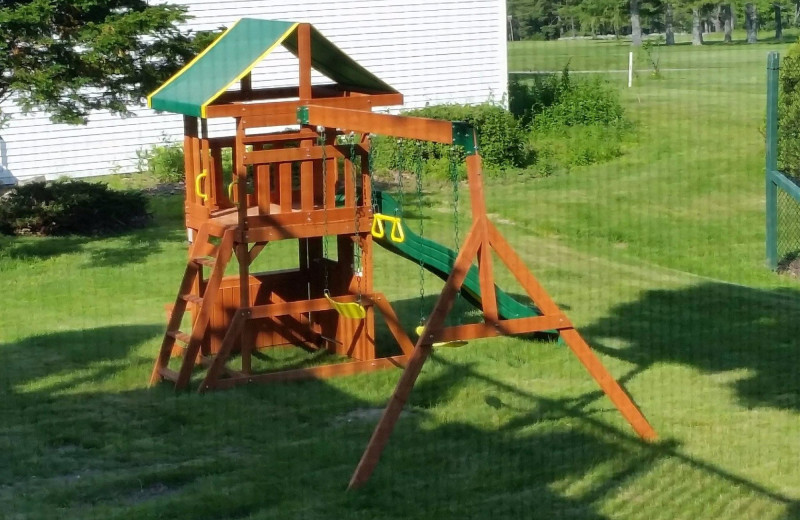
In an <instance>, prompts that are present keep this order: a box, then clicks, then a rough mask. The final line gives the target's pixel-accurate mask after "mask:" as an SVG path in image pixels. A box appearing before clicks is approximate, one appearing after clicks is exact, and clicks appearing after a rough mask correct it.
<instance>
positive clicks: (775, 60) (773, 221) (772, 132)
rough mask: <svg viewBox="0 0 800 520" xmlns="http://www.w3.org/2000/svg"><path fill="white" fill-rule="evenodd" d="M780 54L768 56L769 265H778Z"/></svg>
mask: <svg viewBox="0 0 800 520" xmlns="http://www.w3.org/2000/svg"><path fill="white" fill-rule="evenodd" d="M779 71H780V55H779V54H778V53H777V52H774V51H773V52H770V53H769V55H768V56H767V139H766V141H767V143H766V144H767V149H766V168H765V169H766V171H765V180H766V199H767V207H766V225H767V229H766V231H767V234H766V250H767V266H768V267H769V268H770V269H773V270H774V269H776V268H777V267H778V186H777V184H776V183H775V180H774V176H775V174H776V172H777V170H778V74H779Z"/></svg>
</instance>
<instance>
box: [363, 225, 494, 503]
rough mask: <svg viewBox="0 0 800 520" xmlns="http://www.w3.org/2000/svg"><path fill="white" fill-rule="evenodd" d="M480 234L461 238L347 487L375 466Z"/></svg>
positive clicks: (453, 298) (469, 262)
mask: <svg viewBox="0 0 800 520" xmlns="http://www.w3.org/2000/svg"><path fill="white" fill-rule="evenodd" d="M482 238H483V237H481V236H480V233H479V232H477V230H476V228H475V225H474V224H473V227H472V229H471V230H470V232H469V234H468V236H467V238H466V240H465V241H464V246H463V247H462V248H461V252H460V253H459V254H458V257H457V258H456V261H455V263H454V264H453V270H452V271H451V272H450V276H449V277H448V278H447V282H446V283H445V286H444V289H442V292H441V294H440V295H439V299H438V300H437V301H436V305H435V306H434V308H433V311H432V312H431V315H430V317H429V318H428V322H427V323H426V324H425V327H424V330H423V331H422V334H420V335H419V339H418V340H417V344H416V345H415V346H414V352H413V353H412V354H411V358H410V359H409V360H408V364H407V365H406V368H405V370H404V371H403V374H402V375H401V376H400V380H399V381H398V382H397V386H396V387H395V389H394V393H393V394H392V397H391V398H390V399H389V403H388V404H387V405H386V409H385V410H384V411H383V415H381V418H380V421H378V425H377V426H376V427H375V431H374V432H373V433H372V437H371V438H370V440H369V444H367V448H366V449H365V450H364V454H363V455H362V456H361V460H360V461H359V463H358V466H356V470H355V471H354V472H353V476H352V478H351V479H350V484H349V485H348V489H353V488H357V487H359V486H361V485H362V484H364V483H365V482H366V481H367V480H369V477H370V476H371V475H372V472H373V471H374V470H375V466H377V465H378V460H380V457H381V453H382V452H383V449H384V448H385V447H386V443H387V442H389V436H391V434H392V430H394V426H395V424H396V423H397V420H398V419H399V418H400V413H401V412H402V411H403V407H404V406H405V404H406V401H407V400H408V396H409V394H410V393H411V390H412V389H413V388H414V383H415V382H416V381H417V377H419V373H420V372H421V371H422V366H423V365H424V364H425V360H426V359H428V356H429V355H430V353H431V345H432V343H433V341H432V340H431V339H430V338H431V337H433V336H432V335H433V334H436V333H437V332H438V331H439V330H440V329H441V328H442V326H443V325H444V322H445V318H447V314H448V313H449V312H450V309H451V308H452V306H453V301H454V300H455V297H456V295H457V294H458V291H459V290H460V289H461V285H462V284H463V283H464V278H466V277H467V273H468V272H469V268H470V265H472V259H473V258H475V254H476V253H477V250H478V246H479V245H480V244H481V239H482ZM487 242H488V240H487Z"/></svg>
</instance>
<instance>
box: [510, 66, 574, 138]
mask: <svg viewBox="0 0 800 520" xmlns="http://www.w3.org/2000/svg"><path fill="white" fill-rule="evenodd" d="M569 84H570V83H569V71H568V70H567V69H564V72H562V73H561V76H558V75H556V74H539V75H536V76H534V77H533V79H530V80H520V79H517V78H512V79H511V81H509V83H508V110H509V112H511V113H512V114H513V115H514V117H516V118H517V119H518V120H519V122H520V123H521V124H522V125H523V126H529V125H530V124H531V122H532V121H533V117H534V116H535V115H536V114H540V113H541V112H542V111H543V110H544V109H545V108H547V107H549V106H552V105H554V104H555V103H556V102H557V101H558V99H559V97H560V96H561V92H563V91H564V90H565V89H566V88H569Z"/></svg>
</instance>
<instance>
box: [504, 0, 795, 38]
mask: <svg viewBox="0 0 800 520" xmlns="http://www.w3.org/2000/svg"><path fill="white" fill-rule="evenodd" d="M799 24H800V0H794V2H792V3H787V2H779V1H775V0H754V1H749V2H722V3H715V2H704V1H702V0H670V1H665V0H508V37H509V39H511V40H553V39H557V38H562V37H568V36H593V37H596V36H600V35H614V36H615V37H617V38H620V37H622V36H630V38H631V42H632V43H633V45H641V43H642V36H643V35H646V34H648V33H649V34H663V35H664V39H665V43H666V44H667V45H673V44H674V43H675V33H676V32H685V33H691V35H692V44H693V45H702V44H703V34H704V33H710V32H719V33H723V34H724V36H723V39H724V41H725V42H731V41H733V36H732V34H733V30H734V29H735V28H737V27H743V28H744V29H745V32H746V35H747V36H746V37H747V42H748V43H755V42H756V41H758V31H759V30H766V31H773V30H774V31H775V38H778V39H780V38H781V37H782V36H783V28H784V27H786V26H787V25H788V26H798V25H799Z"/></svg>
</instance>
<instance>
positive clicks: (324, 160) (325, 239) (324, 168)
mask: <svg viewBox="0 0 800 520" xmlns="http://www.w3.org/2000/svg"><path fill="white" fill-rule="evenodd" d="M317 132H319V137H318V138H317V143H318V144H319V146H321V147H322V210H323V221H322V222H323V232H322V265H323V273H324V274H323V276H324V277H325V282H324V285H323V287H324V288H323V292H324V293H325V294H326V295H328V294H330V289H329V288H328V157H327V154H326V147H327V141H328V138H327V136H326V135H325V127H324V126H318V127H317Z"/></svg>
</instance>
